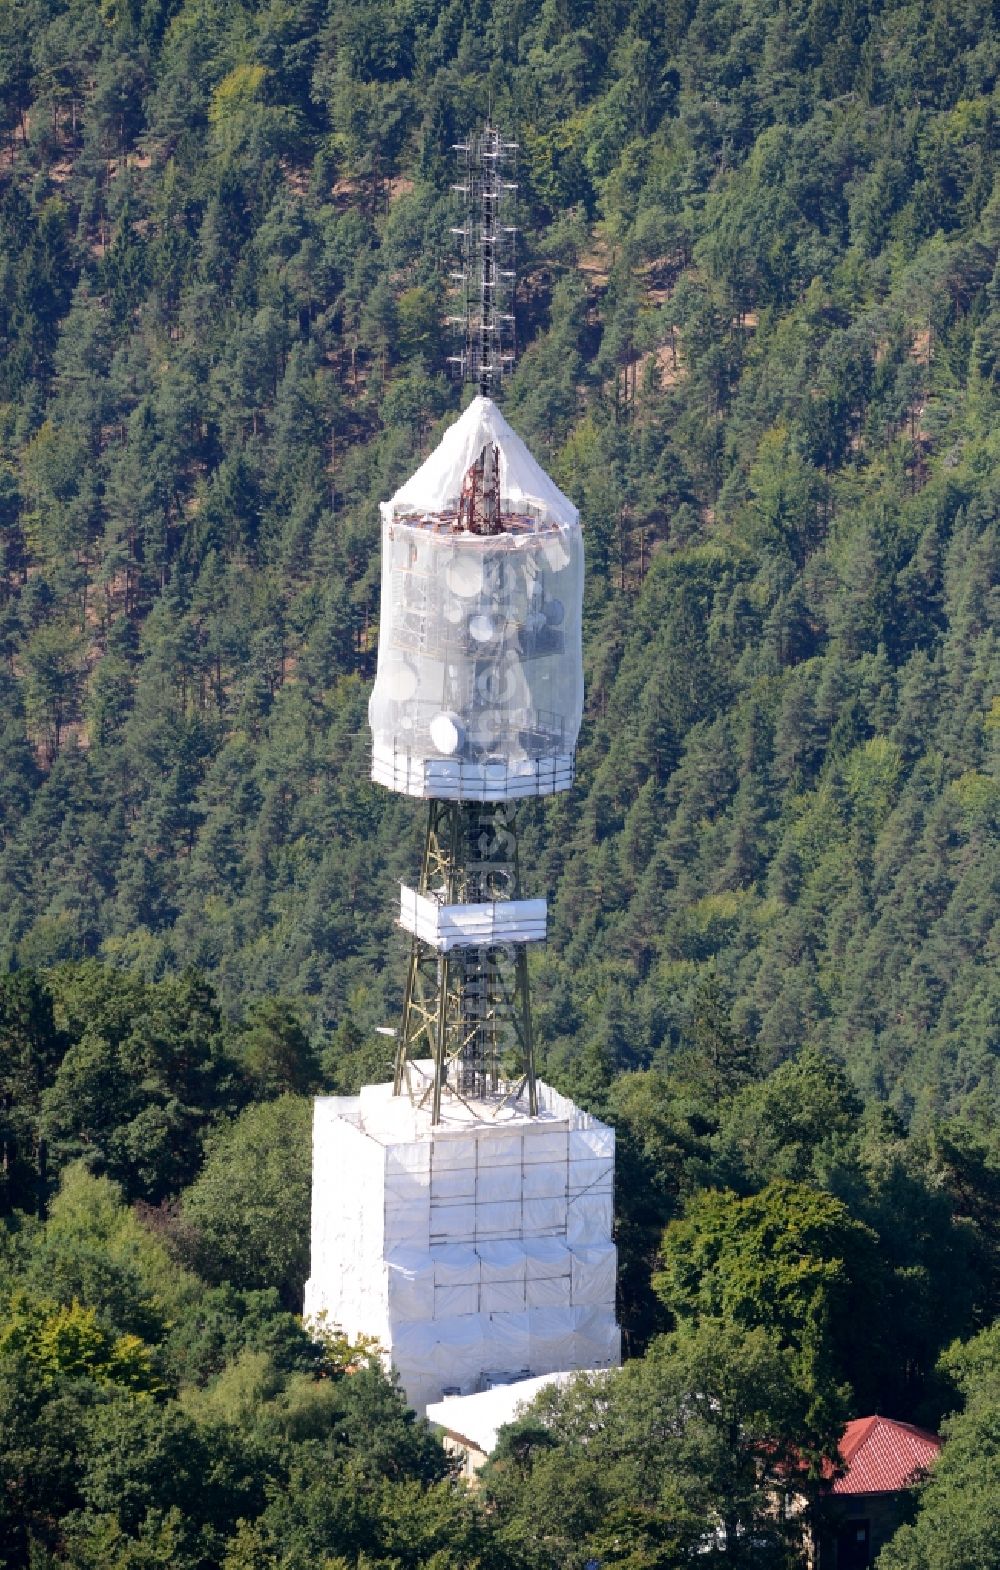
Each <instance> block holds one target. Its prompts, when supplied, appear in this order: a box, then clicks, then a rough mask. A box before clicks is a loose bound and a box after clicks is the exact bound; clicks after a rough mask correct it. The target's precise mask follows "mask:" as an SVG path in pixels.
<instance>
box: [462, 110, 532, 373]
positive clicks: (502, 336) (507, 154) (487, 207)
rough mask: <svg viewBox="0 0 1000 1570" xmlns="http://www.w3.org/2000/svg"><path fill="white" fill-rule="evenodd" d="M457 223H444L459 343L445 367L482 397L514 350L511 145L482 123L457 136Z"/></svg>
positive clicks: (505, 370) (513, 149)
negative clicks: (451, 245) (448, 230)
mask: <svg viewBox="0 0 1000 1570" xmlns="http://www.w3.org/2000/svg"><path fill="white" fill-rule="evenodd" d="M455 152H456V153H457V155H458V158H459V167H460V178H459V180H458V181H457V182H456V184H455V185H454V186H453V190H455V191H456V192H457V193H458V194H459V196H460V197H461V198H462V207H463V213H462V223H461V224H460V225H456V226H455V227H454V228H453V229H452V233H453V234H454V235H455V237H456V240H457V242H458V252H459V255H458V265H457V267H456V268H455V269H454V270H453V271H452V274H451V281H452V284H453V286H454V291H455V297H456V303H457V305H458V306H459V310H458V311H456V313H455V314H454V315H453V316H452V317H451V318H450V321H451V324H452V326H454V327H455V328H456V330H457V331H458V333H459V336H460V340H461V346H460V348H459V350H458V352H457V353H456V354H453V355H450V356H449V357H448V363H449V365H450V366H451V368H452V370H453V372H454V373H455V374H456V375H457V376H459V377H460V378H461V380H463V381H468V382H472V383H473V384H474V385H475V386H477V387H478V389H479V391H480V393H482V394H483V396H484V397H490V398H494V399H495V398H496V397H497V395H498V394H499V392H500V390H501V388H502V386H503V384H504V382H505V380H506V379H507V377H508V376H509V375H510V373H511V371H512V369H513V366H514V360H515V358H516V354H517V338H516V332H515V322H514V286H515V278H516V272H515V258H516V253H517V225H516V224H515V222H514V218H515V216H516V206H517V182H516V180H514V179H513V178H512V176H513V175H514V173H515V172H516V159H517V143H516V142H511V141H508V140H507V139H506V138H505V137H504V135H503V134H502V132H501V131H499V130H498V129H497V127H496V126H494V125H491V124H490V123H489V122H488V121H487V123H486V125H484V126H483V128H482V130H481V131H480V132H478V134H477V135H475V136H471V137H470V138H469V139H468V141H466V142H457V143H456V144H455Z"/></svg>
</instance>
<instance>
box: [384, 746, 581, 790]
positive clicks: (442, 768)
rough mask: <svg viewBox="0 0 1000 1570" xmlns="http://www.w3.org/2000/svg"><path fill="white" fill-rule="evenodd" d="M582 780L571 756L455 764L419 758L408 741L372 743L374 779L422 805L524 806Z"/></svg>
mask: <svg viewBox="0 0 1000 1570" xmlns="http://www.w3.org/2000/svg"><path fill="white" fill-rule="evenodd" d="M575 778H576V761H575V759H574V757H573V755H572V754H571V753H560V754H558V755H553V756H551V757H539V758H525V759H518V760H516V761H511V762H510V763H504V764H489V763H452V762H448V761H446V760H443V759H441V758H421V757H416V756H414V754H413V753H412V752H410V751H409V750H408V747H407V745H406V743H405V742H400V743H399V745H398V746H397V745H396V743H395V742H383V741H380V740H379V739H378V737H377V736H376V737H375V738H374V740H373V742H372V779H373V780H374V781H375V783H376V785H384V786H385V788H386V790H394V791H396V793H397V794H398V795H401V796H416V797H418V798H419V799H420V800H422V801H429V800H430V799H431V798H432V797H433V798H434V799H435V800H437V801H523V800H524V799H525V798H526V797H528V796H554V795H555V794H556V792H557V791H562V790H570V789H571V788H572V785H573V781H574V779H575Z"/></svg>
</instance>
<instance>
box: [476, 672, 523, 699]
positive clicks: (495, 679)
mask: <svg viewBox="0 0 1000 1570" xmlns="http://www.w3.org/2000/svg"><path fill="white" fill-rule="evenodd" d="M516 685H517V681H516V677H515V675H514V672H513V671H512V670H511V668H510V666H509V665H491V666H490V667H489V669H488V670H484V671H480V673H479V675H478V676H477V677H476V689H477V691H478V693H479V695H480V697H481V698H483V699H484V700H485V701H486V702H487V703H508V702H509V701H510V699H511V698H512V697H513V696H514V689H515V687H516Z"/></svg>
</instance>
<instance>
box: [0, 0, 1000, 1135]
mask: <svg viewBox="0 0 1000 1570" xmlns="http://www.w3.org/2000/svg"><path fill="white" fill-rule="evenodd" d="M2 28H3V32H2V52H0V70H2V73H3V93H2V98H3V104H4V113H5V117H6V118H5V124H4V151H3V157H2V166H3V167H2V171H0V182H2V208H0V244H2V258H3V260H2V266H3V283H2V289H0V338H2V342H3V365H2V372H0V380H2V397H3V399H4V402H3V404H2V406H0V441H2V471H0V473H2V501H0V506H2V529H3V547H4V554H3V563H2V578H0V584H2V589H0V593H2V602H3V622H2V628H3V631H2V636H3V649H4V665H3V683H4V690H3V719H4V730H3V752H2V804H0V812H2V819H0V821H2V843H3V852H2V862H0V889H2V892H0V902H2V915H0V921H2V928H0V930H2V933H3V939H2V957H3V958H4V959H5V960H6V961H7V963H8V964H9V965H14V964H16V965H21V966H26V965H27V966H38V965H47V964H50V963H52V962H55V961H59V960H63V959H69V958H76V957H80V956H84V955H96V954H99V955H102V956H104V957H105V958H107V959H109V960H111V961H113V962H114V963H121V964H126V965H131V964H135V963H137V964H139V965H141V966H142V967H143V969H144V970H145V971H146V972H147V974H149V975H152V976H156V975H160V974H163V973H165V972H167V971H170V970H173V969H176V968H177V967H179V966H182V965H185V964H189V963H193V964H196V965H197V966H199V967H201V968H202V969H204V970H205V971H207V972H208V973H209V974H210V975H211V976H213V977H214V978H215V980H216V982H217V985H218V987H219V989H220V994H221V997H222V999H223V1002H224V1005H225V1007H226V1008H227V1009H228V1010H230V1011H234V1012H238V1011H239V1010H241V1009H242V1008H243V1007H244V1006H245V1002H246V1000H247V999H249V998H251V997H253V996H255V995H259V994H262V993H267V992H272V991H275V990H278V991H281V992H284V993H286V994H289V995H291V996H292V997H294V998H296V999H299V1000H301V1001H302V1002H303V1004H304V1005H305V1006H306V1008H307V1010H308V1012H309V1015H310V1017H311V1018H312V1019H313V1020H314V1021H315V1023H316V1025H317V1027H318V1028H320V1029H324V1030H331V1029H335V1028H337V1027H341V1028H342V1029H348V1028H350V1030H351V1031H352V1032H353V1030H354V1029H355V1028H356V1029H357V1030H359V1031H364V1032H368V1031H369V1029H370V1027H371V1025H372V1024H373V1023H376V1022H379V1021H380V1020H381V1019H383V1018H384V1017H385V1015H386V1011H387V1010H391V1009H393V1008H394V1006H395V1004H396V1001H397V998H398V991H399V979H400V969H401V966H400V949H399V944H398V942H397V941H396V940H395V939H394V938H393V935H392V927H391V916H392V908H393V893H392V890H393V878H394V876H395V874H396V873H397V872H398V871H400V870H402V869H403V868H404V867H407V866H410V865H411V864H412V861H413V850H412V847H413V845H414V843H415V840H416V836H417V834H418V832H419V830H418V826H417V823H416V817H417V814H415V812H414V811H412V810H411V809H410V808H409V807H407V806H406V805H405V804H402V805H401V804H399V803H395V802H393V801H390V800H389V799H387V798H386V797H385V796H384V795H383V794H380V793H378V792H376V790H375V789H374V788H372V787H371V786H370V785H369V784H368V783H367V782H366V772H367V750H368V742H367V736H366V729H365V698H366V693H367V688H368V683H369V680H370V677H371V674H372V667H373V658H374V650H375V643H376V636H377V625H376V613H377V593H376V591H377V584H378V572H379V563H378V548H377V530H376V502H377V500H378V499H379V498H380V497H384V496H385V495H386V494H388V493H389V491H390V488H391V487H393V486H394V484H395V483H396V482H397V481H398V480H399V479H400V477H401V476H402V475H404V474H405V473H406V472H407V470H408V469H409V467H410V466H412V465H413V464H414V462H415V461H416V460H417V458H418V457H419V456H420V455H421V454H422V453H424V452H426V450H427V449H428V447H429V444H430V443H431V442H432V441H433V440H434V439H435V435H436V433H437V431H438V429H439V428H440V423H441V422H442V420H445V419H447V418H449V417H451V416H453V414H454V411H455V409H456V408H457V407H458V400H459V390H458V389H455V388H453V387H450V386H449V385H448V383H447V382H446V380H445V378H444V376H443V374H442V373H443V367H444V364H445V355H446V352H447V348H448V345H447V340H446V339H445V337H444V336H443V329H442V327H441V321H442V317H443V314H444V311H445V301H444V299H443V283H442V280H443V278H444V276H445V274H446V266H447V262H448V255H449V244H450V237H449V236H448V234H447V228H448V224H449V222H450V221H453V208H452V206H451V202H452V201H453V198H452V197H451V195H450V192H449V180H450V178H451V171H452V159H453V155H452V153H451V150H450V146H451V143H452V141H453V140H454V139H455V138H456V137H457V136H458V135H460V134H461V133H463V132H465V131H467V130H468V129H470V127H472V126H474V124H475V123H476V120H477V117H479V116H481V114H482V106H483V104H484V102H485V101H486V99H487V97H488V95H489V94H492V97H493V101H494V104H495V112H496V115H497V117H498V118H499V120H500V121H502V123H503V124H504V125H505V126H506V127H507V128H509V130H510V131H511V132H513V133H514V134H516V136H517V138H518V140H519V142H520V144H521V157H520V170H519V175H520V180H521V214H520V216H521V222H522V224H523V226H524V235H523V245H522V260H521V277H522V284H521V304H520V322H519V331H520V337H521V341H522V345H523V349H522V355H521V360H520V364H519V367H518V370H517V374H516V376H515V378H514V380H513V382H512V384H511V387H510V391H509V395H508V397H507V400H506V408H507V412H508V414H509V416H510V418H511V419H512V420H513V421H514V422H515V424H516V425H517V426H518V427H519V428H520V430H521V431H522V432H523V434H524V435H525V436H526V437H527V438H528V439H529V441H530V442H531V443H533V444H534V446H535V448H536V450H537V451H538V453H539V456H540V457H541V458H542V459H543V460H544V461H545V462H546V463H547V464H548V465H549V466H550V467H551V468H552V470H553V472H554V473H555V475H556V476H557V478H558V479H559V480H560V482H561V483H562V485H563V486H564V488H565V489H566V490H567V491H568V492H569V493H570V494H571V495H573V496H574V498H575V499H577V501H578V502H579V504H580V506H581V509H582V513H583V519H584V524H585V528H586V534H587V540H588V553H589V561H588V566H589V587H588V615H587V655H586V658H587V670H588V679H589V698H588V719H587V727H586V732H585V738H584V745H583V748H582V752H581V758H580V764H581V767H580V783H579V786H578V788H577V790H576V791H575V792H574V793H573V795H572V796H571V797H569V798H567V799H565V800H562V801H560V802H559V803H558V804H557V805H555V806H554V807H552V808H551V809H550V810H547V811H546V812H545V813H544V815H543V816H544V823H545V831H544V834H542V833H541V832H540V831H537V832H536V833H535V834H534V835H533V836H532V837H531V845H532V850H533V856H532V862H533V867H534V869H536V870H533V881H534V882H535V883H536V884H537V887H538V889H539V890H540V891H543V890H546V889H550V890H551V891H552V893H553V894H554V896H555V904H554V918H555V919H554V941H553V942H552V943H551V944H550V946H549V949H548V953H547V955H546V957H545V959H544V960H543V961H542V962H541V964H540V966H539V972H538V978H537V980H538V995H539V998H540V999H541V1000H542V1012H541V1024H542V1027H543V1029H542V1035H543V1039H544V1042H545V1044H546V1050H547V1053H548V1062H549V1066H550V1071H551V1072H552V1073H554V1074H555V1073H561V1074H562V1075H563V1076H565V1075H566V1074H570V1075H573V1074H574V1073H576V1072H577V1070H576V1069H575V1068H574V1064H579V1063H580V1062H581V1060H584V1059H586V1060H587V1061H588V1062H589V1068H588V1069H587V1071H586V1072H587V1074H588V1075H589V1076H590V1078H591V1079H593V1078H594V1076H595V1075H596V1076H597V1078H599V1079H603V1080H606V1079H607V1078H608V1077H609V1076H611V1075H612V1074H613V1073H614V1072H615V1071H617V1070H620V1069H622V1068H634V1067H640V1066H644V1065H648V1064H655V1065H658V1066H661V1067H669V1065H670V1064H671V1062H672V1061H673V1058H674V1056H675V1054H676V1052H677V1050H678V1048H679V1046H680V1045H681V1044H682V1043H683V1042H684V1040H685V1037H686V1034H689V1032H690V1026H691V1019H692V1008H693V999H694V998H695V996H696V993H697V989H698V987H699V985H700V984H701V982H703V981H704V979H705V975H706V972H707V971H708V970H711V971H712V974H713V975H715V976H716V977H717V978H718V982H719V985H720V987H721V991H722V996H723V1000H724V1003H725V1006H726V1008H727V1010H729V1011H731V1018H732V1028H733V1029H734V1030H735V1031H736V1032H737V1034H738V1035H739V1036H740V1037H741V1038H745V1039H746V1040H747V1041H748V1042H749V1043H752V1044H753V1045H754V1047H755V1048H756V1050H757V1051H758V1053H759V1057H760V1062H761V1064H762V1065H763V1066H764V1067H767V1066H773V1065H775V1064H777V1063H779V1062H781V1061H782V1060H783V1059H785V1058H787V1057H788V1056H789V1055H791V1054H793V1053H794V1052H795V1051H796V1050H797V1048H798V1047H799V1046H800V1045H801V1044H802V1043H803V1042H804V1041H809V1042H812V1043H814V1044H818V1045H821V1046H823V1047H824V1048H825V1049H827V1050H829V1051H830V1052H832V1053H833V1054H834V1055H835V1056H836V1057H839V1058H842V1059H843V1060H844V1061H845V1062H846V1063H847V1065H848V1068H849V1071H850V1074H851V1076H852V1078H853V1079H854V1080H855V1082H856V1083H857V1084H858V1085H859V1086H860V1087H861V1088H862V1089H863V1090H864V1091H865V1092H875V1093H876V1094H878V1095H886V1096H888V1097H889V1098H890V1100H891V1101H892V1102H893V1103H894V1104H895V1105H896V1106H897V1107H899V1109H900V1110H901V1111H902V1112H903V1113H904V1114H905V1115H907V1116H909V1114H910V1113H911V1112H914V1111H915V1112H916V1113H917V1114H918V1115H919V1116H927V1115H930V1114H933V1113H952V1112H956V1111H966V1112H967V1113H968V1114H969V1115H970V1116H979V1117H987V1116H988V1115H989V1114H990V1112H991V1111H992V1110H995V1108H996V1096H997V1078H996V1066H995V1062H996V1060H995V1051H994V1049H995V1045H996V1033H997V1021H998V1008H1000V995H998V990H997V981H996V964H995V962H996V957H997V950H996V933H995V925H994V923H995V916H996V896H997V876H998V873H997V868H998V861H997V857H996V854H995V847H996V824H997V811H998V802H1000V796H998V785H997V776H996V765H995V758H996V754H995V750H994V749H995V745H996V738H997V734H998V729H997V728H998V726H1000V715H998V712H997V710H996V708H995V706H994V699H995V696H996V695H997V694H998V693H1000V679H998V665H997V652H996V642H995V626H996V610H997V599H996V589H995V580H996V568H997V552H998V535H997V531H996V527H995V518H996V507H997V493H998V486H1000V482H998V479H997V462H996V460H997V443H998V438H997V436H996V434H995V432H994V430H993V426H994V422H995V416H996V411H997V401H998V393H1000V297H998V291H1000V276H998V274H997V272H996V261H997V249H998V240H1000V205H998V198H997V196H996V192H995V168H996V160H997V148H996V142H997V131H996V86H995V82H996V61H997V36H996V17H995V13H994V8H993V7H992V6H991V5H990V4H988V3H987V0H964V3H957V0H942V3H940V4H937V5H934V6H931V5H925V4H912V5H899V4H884V5H878V4H858V5H852V6H851V7H849V8H846V9H844V8H841V7H838V6H833V5H825V4H823V3H822V0H813V3H812V4H811V5H809V6H806V5H792V6H789V5H786V4H782V5H780V6H779V5H770V4H757V3H749V0H748V3H746V4H737V3H730V4H720V3H707V0H706V3H703V4H701V5H698V6H696V5H694V4H690V3H681V4H677V5H673V6H669V7H666V8H661V7H657V6H643V5H642V4H628V3H625V0H623V3H621V4H618V5H615V4H606V5H599V6H595V7H589V6H587V7H581V8H580V9H579V11H574V9H573V8H572V6H568V5H556V4H552V3H545V4H541V5H537V4H530V5H529V4H525V5H519V6H515V7H499V6H498V7H495V8H486V7H473V6H466V5H464V4H460V3H458V0H456V3H455V4H453V5H449V6H446V7H444V8H438V7H436V6H432V5H430V4H425V5H422V4H420V3H414V4H412V5H403V4H399V5H393V4H385V5H376V4H368V5H362V4H356V3H353V0H352V3H351V4H346V3H345V4H344V5H339V4H337V3H331V4H330V5H329V7H327V8H322V7H320V6H314V5H310V4H306V3H301V4H295V5H291V6H288V5H279V4H275V5H273V6H271V7H267V6H254V5H249V4H248V5H225V6H223V5H216V4H214V3H212V0H197V3H195V0H186V3H184V4H174V3H172V0H167V3H164V4H150V5H147V6H144V7H139V6H137V5H133V6H129V5H126V4H122V5H118V4H116V3H115V4H112V3H107V4H102V5H100V6H95V5H93V4H92V3H90V0H75V3H73V4H70V5H68V6H66V5H62V4H57V3H54V0H52V3H50V0H31V3H29V4H26V5H17V6H15V5H13V4H8V5H7V6H5V8H4V10H3V12H2ZM536 827H537V826H536Z"/></svg>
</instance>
